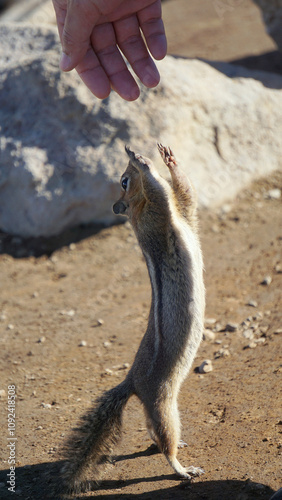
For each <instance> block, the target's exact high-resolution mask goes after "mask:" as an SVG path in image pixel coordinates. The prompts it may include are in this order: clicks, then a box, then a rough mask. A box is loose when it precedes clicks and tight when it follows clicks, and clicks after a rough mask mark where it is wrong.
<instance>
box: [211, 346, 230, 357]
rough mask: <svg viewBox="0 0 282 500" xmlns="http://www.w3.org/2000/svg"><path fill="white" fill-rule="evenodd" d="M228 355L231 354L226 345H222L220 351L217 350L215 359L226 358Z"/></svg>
mask: <svg viewBox="0 0 282 500" xmlns="http://www.w3.org/2000/svg"><path fill="white" fill-rule="evenodd" d="M227 356H230V352H229V350H228V349H227V348H225V347H222V348H221V349H219V351H217V352H215V353H214V358H215V359H218V358H226V357H227Z"/></svg>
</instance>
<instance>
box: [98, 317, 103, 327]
mask: <svg viewBox="0 0 282 500" xmlns="http://www.w3.org/2000/svg"><path fill="white" fill-rule="evenodd" d="M97 323H98V325H99V326H102V325H103V324H104V320H103V319H101V318H99V319H97Z"/></svg>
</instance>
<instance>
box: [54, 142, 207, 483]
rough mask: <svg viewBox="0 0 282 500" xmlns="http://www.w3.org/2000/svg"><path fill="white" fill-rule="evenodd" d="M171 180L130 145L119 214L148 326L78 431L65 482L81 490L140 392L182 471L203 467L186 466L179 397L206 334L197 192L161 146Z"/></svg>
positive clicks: (155, 432) (187, 474)
mask: <svg viewBox="0 0 282 500" xmlns="http://www.w3.org/2000/svg"><path fill="white" fill-rule="evenodd" d="M158 148H159V151H160V154H161V156H162V158H163V160H164V162H165V164H166V165H167V167H168V169H169V171H170V175H171V182H168V181H166V180H165V179H163V178H162V177H160V175H159V174H158V172H157V171H156V170H155V168H154V166H153V164H152V162H151V161H150V160H148V159H147V158H144V157H143V156H141V155H138V154H135V153H133V152H132V151H131V150H130V149H129V148H126V152H127V154H128V156H129V164H128V167H127V169H126V171H125V172H124V174H123V175H122V177H121V189H122V195H121V198H120V199H119V200H118V201H117V202H116V203H115V204H114V206H113V211H114V213H115V214H124V215H127V216H128V217H129V220H130V222H131V224H132V226H133V229H134V231H135V234H136V236H137V239H138V242H139V244H140V247H141V249H142V252H143V254H144V257H145V260H146V263H147V267H148V271H149V275H150V281H151V286H152V304H151V309H150V314H149V319H148V327H147V330H146V333H145V335H144V337H143V339H142V341H141V344H140V347H139V349H138V352H137V354H136V357H135V360H134V362H133V365H132V368H131V369H130V371H129V373H128V375H127V377H126V378H125V380H124V381H123V382H122V383H120V384H119V385H118V386H116V387H114V388H113V389H111V390H109V391H107V392H105V393H104V394H103V395H102V396H101V398H100V399H98V400H97V402H96V404H95V406H94V408H92V409H90V410H89V411H88V412H87V413H86V414H85V415H84V416H83V417H82V420H81V423H80V425H79V426H78V428H76V429H75V430H74V433H73V435H72V436H71V437H70V439H69V441H68V443H67V446H66V455H65V458H66V464H65V465H64V467H63V471H62V477H63V480H64V483H65V484H67V485H68V487H70V488H72V489H76V490H77V489H78V488H79V485H80V484H81V478H84V477H85V472H86V471H87V469H88V467H90V466H92V472H91V475H92V477H91V478H88V479H94V480H96V479H98V478H99V471H100V469H101V468H103V464H105V462H106V461H107V459H108V458H109V456H110V455H111V452H112V446H113V445H114V444H115V443H116V442H117V440H118V438H119V437H120V434H121V421H122V411H123V408H124V406H125V404H126V403H127V401H128V399H129V398H130V396H132V395H133V394H135V395H136V396H137V397H138V398H139V399H140V400H141V402H142V404H143V406H144V410H145V415H146V420H147V428H148V431H149V433H150V436H151V437H152V439H153V440H154V441H155V443H156V444H157V446H158V447H159V449H160V450H161V451H162V452H163V453H164V455H165V457H166V458H167V460H168V462H169V464H170V465H171V466H172V467H173V469H174V471H175V472H176V473H177V474H178V475H179V476H181V477H183V478H187V479H191V475H199V474H200V473H202V472H203V471H202V470H201V469H199V468H196V467H188V468H185V467H183V466H182V465H181V464H180V463H179V461H178V460H177V458H176V454H177V447H178V445H179V443H180V420H179V415H178V408H177V396H178V392H179V389H180V386H181V383H182V382H183V380H184V378H185V377H186V375H187V373H188V371H189V369H190V367H191V364H192V362H193V359H194V357H195V354H196V351H197V349H198V346H199V344H200V341H201V338H202V333H203V321H204V308H205V292H204V284H203V263H202V253H201V248H200V243H199V238H198V233H197V216H196V196H195V192H194V189H193V187H192V185H191V183H190V182H189V180H188V179H187V177H186V176H185V174H184V173H183V172H182V171H181V169H180V167H179V166H178V164H177V162H176V160H175V158H174V156H173V153H172V151H171V150H170V149H169V148H165V147H163V146H162V145H160V144H159V145H158Z"/></svg>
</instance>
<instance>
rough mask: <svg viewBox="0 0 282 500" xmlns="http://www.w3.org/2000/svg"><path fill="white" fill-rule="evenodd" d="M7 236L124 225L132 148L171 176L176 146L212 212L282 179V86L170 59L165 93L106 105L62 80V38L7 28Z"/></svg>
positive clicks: (1, 160) (2, 121)
mask: <svg viewBox="0 0 282 500" xmlns="http://www.w3.org/2000/svg"><path fill="white" fill-rule="evenodd" d="M0 42H1V43H0V128H1V129H0V228H1V229H2V230H4V231H6V232H8V233H11V234H15V235H20V236H23V237H28V236H51V235H54V234H58V233H60V232H61V231H62V230H64V229H66V228H68V227H70V226H74V225H76V224H79V223H88V222H102V223H105V224H112V223H114V222H116V221H117V217H116V216H114V214H113V213H112V209H111V207H112V204H113V202H114V201H115V200H116V198H117V196H118V195H119V191H120V188H119V178H120V175H121V174H122V172H123V171H124V169H125V167H126V164H127V157H126V154H125V152H124V145H125V144H129V145H130V146H131V148H132V149H133V150H135V151H138V152H141V153H142V154H144V155H146V156H148V157H151V158H152V159H153V160H154V161H156V163H157V164H158V166H160V168H161V169H162V170H161V172H162V173H164V174H165V175H167V172H166V169H165V166H164V165H162V162H161V159H160V158H159V156H158V152H157V148H156V142H162V143H163V144H166V145H169V146H171V148H172V149H173V150H174V152H175V154H176V156H177V157H178V158H179V160H180V161H181V163H182V166H183V167H184V169H185V170H186V171H187V173H188V174H189V176H190V178H191V180H192V182H193V183H194V185H195V187H196V189H197V191H198V195H199V203H200V205H201V206H205V207H209V206H216V205H219V204H221V203H223V202H225V201H226V199H230V198H233V197H234V196H235V195H236V193H237V192H238V191H240V190H241V189H242V187H243V186H245V184H246V183H247V182H249V181H251V180H252V179H253V178H254V177H257V176H260V175H265V174H267V173H269V172H271V171H272V170H275V169H278V168H279V167H281V158H282V154H281V152H282V144H281V136H282V104H281V103H282V99H281V97H282V95H281V90H280V89H281V88H282V78H281V77H279V76H277V75H273V74H271V73H258V72H252V73H251V72H248V71H247V70H245V69H243V68H240V67H236V66H232V65H229V64H225V63H222V64H218V65H216V64H214V65H211V64H209V63H208V62H204V61H199V60H188V59H181V58H173V57H166V58H165V60H164V61H162V62H161V63H160V64H159V69H160V72H161V75H162V80H161V83H160V85H159V86H158V87H157V88H156V89H153V90H148V89H145V88H142V92H141V96H140V98H139V99H138V100H137V101H135V102H131V103H128V102H125V101H123V100H122V99H121V98H120V97H119V96H117V95H116V94H115V93H112V94H111V95H110V97H109V98H108V99H105V100H104V101H100V100H98V99H96V98H95V97H94V96H93V95H92V94H91V93H90V92H89V91H88V89H87V88H86V87H85V85H84V84H83V83H82V82H81V80H80V79H79V77H78V76H77V74H76V72H75V71H73V72H71V73H68V74H64V73H62V72H60V70H59V67H58V63H59V54H60V44H59V41H58V36H57V30H56V28H53V27H46V26H41V27H35V26H34V25H30V24H29V25H23V24H7V25H1V26H0Z"/></svg>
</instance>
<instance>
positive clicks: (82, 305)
mask: <svg viewBox="0 0 282 500" xmlns="http://www.w3.org/2000/svg"><path fill="white" fill-rule="evenodd" d="M200 3H202V4H203V5H204V4H205V6H206V9H204V8H203V9H202V10H200V9H199V6H198V3H197V2H189V5H188V2H187V0H185V1H182V2H181V1H180V0H168V1H167V2H165V3H164V13H165V19H166V22H167V31H168V36H169V47H170V51H171V52H173V53H179V54H181V55H187V56H198V57H210V58H213V59H224V60H231V59H236V58H238V59H239V58H243V57H246V56H248V55H252V56H256V55H258V54H261V53H263V52H271V51H274V47H273V44H272V41H271V40H270V39H269V38H268V37H267V35H265V33H264V28H263V25H262V23H261V21H260V16H259V12H258V10H257V9H256V7H254V6H253V4H252V3H251V2H249V1H242V2H237V4H238V5H237V7H236V8H234V10H233V11H232V12H230V11H229V12H227V13H226V15H225V16H224V18H223V19H220V18H219V16H218V13H216V11H215V9H214V8H211V5H210V4H212V3H213V2H207V1H206V2H199V4H200ZM176 6H177V8H175V7H176ZM181 9H182V10H181ZM181 12H182V15H181ZM183 19H184V20H185V22H184V21H183ZM186 21H187V23H189V26H190V27H191V26H192V27H193V26H194V28H193V29H192V28H191V29H190V30H189V29H186V28H185V23H186ZM179 24H180V25H181V26H182V28H183V29H182V30H180V29H178V28H177V26H178V25H179ZM196 26H198V30H197V29H196ZM201 26H202V28H201ZM231 27H232V29H231ZM201 29H202V31H201ZM215 33H216V34H217V35H216V36H215V35H214V34H215ZM228 33H229V34H230V38H229V37H228V36H227V34H228ZM243 35H244V36H243ZM185 37H186V38H185ZM217 37H218V38H217ZM215 39H216V40H218V42H216V41H215ZM220 40H221V42H220ZM247 43H249V47H250V48H249V49H248V46H247ZM193 47H194V48H193ZM211 53H213V55H214V57H212V56H211ZM125 162H126V159H125ZM281 188H282V174H281V172H280V173H278V172H276V173H274V174H273V175H271V176H270V177H268V178H266V179H262V180H259V181H257V182H255V183H254V184H253V185H251V186H248V187H247V188H246V190H244V191H243V192H242V193H241V194H240V195H239V196H238V197H237V198H236V199H235V200H233V201H232V202H230V203H228V204H226V205H224V207H223V208H222V209H220V210H217V211H213V212H211V211H202V212H201V213H200V222H201V224H200V233H201V240H202V247H203V254H204V261H205V283H206V293H207V308H206V328H207V331H206V333H205V340H203V342H202V344H201V347H200V349H199V351H198V354H197V357H196V359H195V362H194V365H193V369H192V370H191V372H190V374H189V376H188V378H187V380H186V381H185V383H184V384H183V386H182V389H181V392H180V397H179V408H180V414H181V421H182V438H183V439H184V441H186V442H187V443H188V447H186V448H183V449H182V450H179V460H180V461H181V463H182V464H183V465H187V466H188V465H195V466H200V467H202V468H203V469H204V470H205V474H204V475H203V476H201V477H200V478H197V479H195V480H194V481H193V482H192V483H189V482H187V481H185V480H181V479H179V478H177V476H175V475H174V474H173V471H172V469H171V468H170V467H169V465H168V464H167V462H166V460H165V459H164V457H163V456H162V455H161V454H160V453H158V452H157V451H156V450H155V449H154V448H153V447H152V446H151V441H150V439H149V436H148V435H147V432H146V429H145V420H144V416H143V410H142V407H141V405H140V403H139V402H138V400H137V399H135V398H132V399H131V400H130V401H129V403H128V405H127V407H126V410H125V413H124V426H123V437H122V440H121V442H120V444H119V445H118V446H117V447H116V449H115V457H114V462H113V464H112V465H110V466H109V467H108V469H107V470H106V472H105V479H104V481H102V483H101V484H100V485H99V486H95V485H93V491H91V492H88V493H85V494H80V495H79V496H76V497H75V498H90V497H103V498H107V499H114V498H122V499H136V500H137V499H142V500H143V499H157V500H162V499H175V498H176V499H189V500H201V499H203V500H229V499H231V500H233V499H234V500H249V499H250V500H255V499H261V500H268V499H269V498H270V496H271V494H272V493H273V492H274V491H276V490H277V489H278V488H279V487H281V483H282V481H281V462H282V459H281V453H282V415H281V375H282V361H281V334H282V320H281V281H282V259H281V243H282V226H281V198H280V199H279V198H276V197H275V191H274V192H273V189H276V190H277V189H280V190H281ZM0 245H1V254H0V276H1V288H0V342H1V343H0V347H1V357H0V373H1V381H0V391H1V392H0V397H1V401H0V404H1V414H0V425H1V471H0V498H1V499H3V500H4V499H9V498H19V499H24V500H40V499H45V498H46V499H47V498H53V499H54V500H56V499H57V496H56V495H54V494H53V493H52V491H51V484H52V476H54V475H56V473H57V471H58V470H59V468H60V467H61V464H62V462H61V459H60V449H61V447H62V443H63V442H64V440H65V438H66V436H67V435H68V433H69V431H70V429H71V428H72V427H73V426H74V425H75V424H76V422H77V420H78V418H79V417H80V416H81V415H82V414H83V412H84V411H85V410H86V409H87V408H89V406H90V405H91V404H92V403H91V402H92V401H93V400H94V399H95V398H96V397H97V396H99V395H100V394H101V392H103V391H104V390H106V389H109V388H111V387H113V386H114V385H116V384H118V383H119V382H120V381H121V380H122V379H123V378H124V377H125V375H126V373H127V370H128V367H129V366H130V365H131V363H132V361H133V358H134V355H135V353H136V350H137V348H138V345H139V342H140V340H141V338H142V336H143V334H144V331H145V328H146V320H147V317H148V311H149V306H150V284H149V279H148V275H147V270H146V266H145V262H144V259H143V258H142V255H141V252H140V250H139V247H138V245H137V242H136V240H135V236H134V234H133V232H132V230H131V228H130V226H129V224H128V223H126V224H124V225H119V226H115V227H112V228H106V229H101V228H97V227H94V226H93V227H91V226H87V227H81V228H76V229H73V230H69V231H67V232H66V233H65V234H63V235H61V236H60V237H57V238H52V239H50V240H44V239H41V240H28V241H23V240H21V239H20V238H17V237H11V236H9V235H5V234H1V233H0ZM265 278H266V283H265V284H262V282H264V280H265ZM205 359H210V360H211V361H212V366H213V370H212V371H211V372H209V373H205V374H200V373H198V371H197V367H199V365H200V364H201V363H202V361H203V360H205ZM9 386H15V393H16V428H15V435H14V437H16V438H17V440H16V441H13V442H15V447H16V494H15V496H13V495H14V494H13V493H9V492H8V491H7V479H8V477H7V474H8V472H9V463H8V460H9V457H10V456H12V455H13V450H12V449H11V448H8V447H7V444H8V443H9V441H8V440H7V438H8V437H9V436H10V435H9V433H8V421H7V413H8V412H7V398H8V395H9ZM12 392H13V388H12V387H11V388H10V393H11V394H12ZM10 443H11V441H10ZM89 479H91V478H89Z"/></svg>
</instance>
